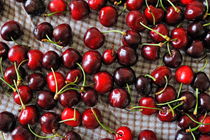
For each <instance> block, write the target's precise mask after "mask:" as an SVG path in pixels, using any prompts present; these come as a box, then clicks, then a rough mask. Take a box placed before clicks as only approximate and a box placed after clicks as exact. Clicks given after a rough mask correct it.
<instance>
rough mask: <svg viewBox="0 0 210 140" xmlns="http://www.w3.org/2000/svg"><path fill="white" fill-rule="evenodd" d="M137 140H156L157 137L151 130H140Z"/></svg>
mask: <svg viewBox="0 0 210 140" xmlns="http://www.w3.org/2000/svg"><path fill="white" fill-rule="evenodd" d="M138 140H157V136H156V134H155V133H154V132H153V131H152V130H142V131H141V132H140V133H139V136H138Z"/></svg>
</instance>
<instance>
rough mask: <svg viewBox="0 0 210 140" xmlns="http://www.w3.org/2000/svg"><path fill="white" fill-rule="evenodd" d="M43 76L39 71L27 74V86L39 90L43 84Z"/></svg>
mask: <svg viewBox="0 0 210 140" xmlns="http://www.w3.org/2000/svg"><path fill="white" fill-rule="evenodd" d="M45 83H46V82H45V78H44V76H43V75H42V74H40V73H32V74H30V75H29V76H28V87H29V88H30V89H31V90H40V89H42V88H43V87H44V85H45Z"/></svg>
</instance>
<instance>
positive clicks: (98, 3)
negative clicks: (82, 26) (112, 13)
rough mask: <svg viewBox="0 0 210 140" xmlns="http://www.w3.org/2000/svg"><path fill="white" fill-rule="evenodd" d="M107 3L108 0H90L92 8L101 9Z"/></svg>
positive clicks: (89, 3)
mask: <svg viewBox="0 0 210 140" xmlns="http://www.w3.org/2000/svg"><path fill="white" fill-rule="evenodd" d="M105 4H106V0H88V5H89V7H90V9H92V10H96V11H99V10H100V9H101V8H102V7H104V5H105Z"/></svg>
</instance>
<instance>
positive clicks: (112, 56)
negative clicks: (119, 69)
mask: <svg viewBox="0 0 210 140" xmlns="http://www.w3.org/2000/svg"><path fill="white" fill-rule="evenodd" d="M102 59H103V62H104V64H106V65H110V64H112V63H113V62H114V61H115V60H116V52H115V50H114V49H106V50H105V51H104V52H103V54H102Z"/></svg>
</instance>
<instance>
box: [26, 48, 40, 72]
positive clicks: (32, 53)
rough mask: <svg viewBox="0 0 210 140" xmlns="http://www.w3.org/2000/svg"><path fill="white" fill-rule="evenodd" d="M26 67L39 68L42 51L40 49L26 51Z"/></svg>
mask: <svg viewBox="0 0 210 140" xmlns="http://www.w3.org/2000/svg"><path fill="white" fill-rule="evenodd" d="M27 55H28V64H27V65H28V68H29V69H31V70H35V69H38V68H41V66H42V57H43V53H42V52H41V51H40V50H29V51H28V53H27Z"/></svg>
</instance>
